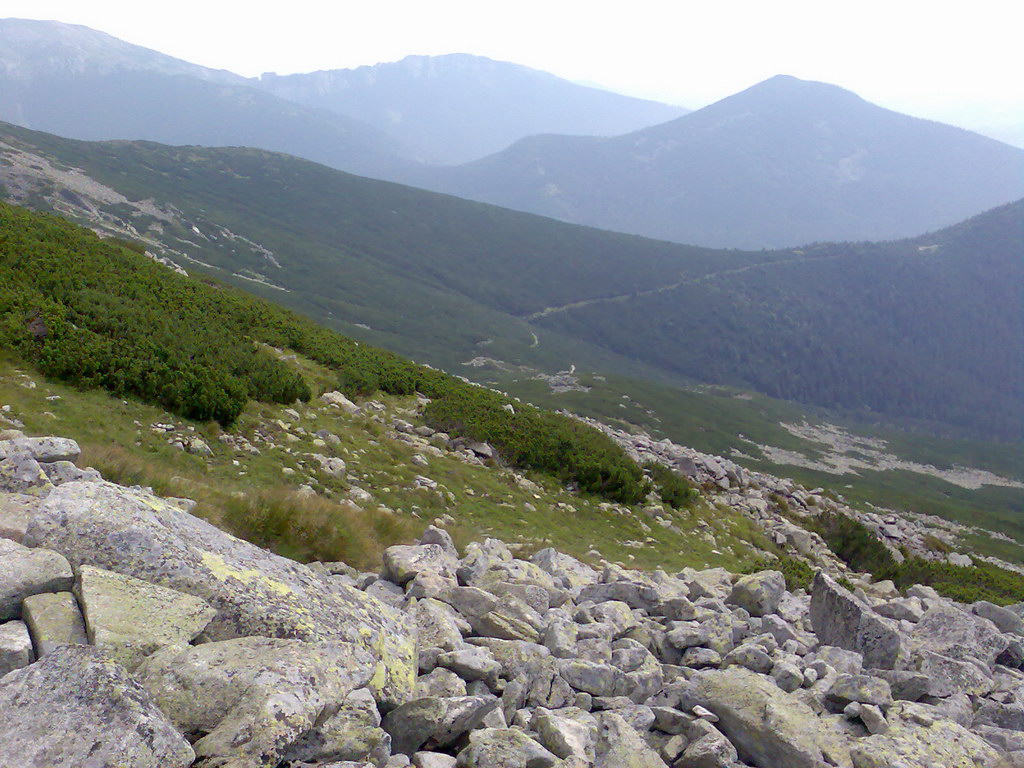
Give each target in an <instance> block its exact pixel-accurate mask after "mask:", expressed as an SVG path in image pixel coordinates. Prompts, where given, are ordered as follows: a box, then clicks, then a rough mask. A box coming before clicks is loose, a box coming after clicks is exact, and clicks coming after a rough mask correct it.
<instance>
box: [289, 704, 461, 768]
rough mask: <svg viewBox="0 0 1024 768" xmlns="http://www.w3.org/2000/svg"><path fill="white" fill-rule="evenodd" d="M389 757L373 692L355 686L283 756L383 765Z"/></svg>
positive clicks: (388, 742)
mask: <svg viewBox="0 0 1024 768" xmlns="http://www.w3.org/2000/svg"><path fill="white" fill-rule="evenodd" d="M390 756H391V736H390V735H389V734H388V733H387V732H385V731H384V730H383V729H382V728H380V713H379V712H378V711H377V702H376V701H374V699H373V693H372V692H371V691H369V690H368V689H366V688H359V689H357V690H355V691H353V692H352V693H350V694H349V695H348V697H347V698H346V699H345V703H344V704H342V705H341V707H340V708H339V709H338V711H337V712H335V713H334V714H333V715H330V716H328V717H327V719H326V720H324V721H323V722H318V723H317V725H316V726H315V727H314V728H313V730H311V731H309V732H307V733H306V734H305V735H303V736H302V738H300V739H299V740H298V741H297V742H295V743H294V744H293V745H292V746H291V747H290V748H289V749H288V750H287V751H286V753H285V755H284V758H285V760H286V761H294V762H302V763H323V762H324V761H327V760H330V761H345V760H350V761H353V762H357V763H359V764H360V765H362V764H363V763H365V762H367V761H368V762H370V763H372V764H373V765H384V764H385V762H386V761H387V759H388V758H389V757H390ZM454 760H455V758H452V761H453V762H454Z"/></svg>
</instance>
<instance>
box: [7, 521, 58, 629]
mask: <svg viewBox="0 0 1024 768" xmlns="http://www.w3.org/2000/svg"><path fill="white" fill-rule="evenodd" d="M74 579H75V574H74V572H73V571H72V570H71V564H70V563H68V561H67V558H65V557H64V556H63V555H60V554H59V553H57V552H51V551H50V550H47V549H29V548H28V547H25V546H22V545H21V544H18V543H17V542H16V541H12V540H11V539H0V621H6V620H7V619H16V618H18V617H19V616H21V604H22V601H23V600H24V599H25V598H26V597H28V596H29V595H37V594H40V593H42V592H66V591H67V590H69V589H71V585H72V584H73V583H74Z"/></svg>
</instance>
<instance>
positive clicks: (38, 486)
mask: <svg viewBox="0 0 1024 768" xmlns="http://www.w3.org/2000/svg"><path fill="white" fill-rule="evenodd" d="M52 490H53V483H51V482H50V479H49V478H48V477H47V476H46V473H45V472H43V468H42V467H41V466H40V465H39V462H38V461H36V460H35V459H33V458H32V457H31V456H30V455H29V454H27V453H12V454H10V455H9V456H6V457H5V458H2V459H0V492H3V493H20V494H25V495H28V496H36V497H44V496H46V495H47V494H48V493H49V492H50V491H52Z"/></svg>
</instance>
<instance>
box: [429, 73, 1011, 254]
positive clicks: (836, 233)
mask: <svg viewBox="0 0 1024 768" xmlns="http://www.w3.org/2000/svg"><path fill="white" fill-rule="evenodd" d="M413 178H414V180H415V181H416V182H417V183H419V184H420V185H421V186H426V187H429V188H432V189H437V190H440V191H444V192H449V193H452V194H456V195H459V196H460V197H468V198H472V199H475V200H485V201H487V202H492V203H495V204H497V205H502V206H505V207H509V208H516V209H519V210H525V211H530V212H531V213H539V214H542V215H545V216H553V217H555V218H559V219H562V220H565V221H573V222H576V223H580V224H589V225H591V226H598V227H602V228H605V229H614V230H618V231H622V232H633V233H637V234H643V235H647V236H650V237H658V238H664V239H666V240H675V241H677V242H693V243H700V244H702V245H711V246H718V247H744V248H761V247H780V246H786V245H796V244H800V243H806V242H812V241H816V240H863V239H876V240H880V239H891V238H898V237H907V236H910V235H915V234H919V233H921V232H927V231H929V230H934V229H937V228H939V227H942V226H944V225H947V224H949V223H951V222H953V221H956V220H957V219H960V218H963V217H965V216H968V215H971V214H975V213H978V212H980V211H982V210H985V209H987V208H991V207H993V206H995V205H999V204H1000V203H1004V202H1007V201H1008V200H1012V199H1014V198H1016V197H1020V196H1021V195H1024V150H1020V149H1017V148H1015V147H1010V146H1008V145H1006V144H1002V143H1000V142H998V141H995V140H993V139H989V138H986V137H983V136H980V135H978V134H975V133H971V132H969V131H965V130H963V129H960V128H954V127H951V126H948V125H943V124H941V123H935V122H931V121H928V120H920V119H918V118H913V117H908V116H907V115H901V114H899V113H896V112H891V111H889V110H886V109H883V108H881V107H878V106H875V105H873V104H870V103H868V102H866V101H864V100H863V99H861V98H860V97H858V96H856V95H855V94H853V93H851V92H849V91H846V90H843V89H842V88H838V87H836V86H832V85H827V84H824V83H815V82H808V81H803V80H798V79H796V78H793V77H786V76H777V77H773V78H771V79H770V80H766V81H765V82H763V83H759V84H757V85H755V86H753V87H751V88H748V89H747V90H745V91H742V92H741V93H738V94H735V95H734V96H730V97H728V98H726V99H723V100H721V101H719V102H716V103H715V104H712V105H710V106H708V107H705V108H703V109H700V110H697V111H696V112H692V113H690V114H688V115H686V116H684V117H681V118H678V119H676V120H673V121H670V122H668V123H664V124H662V125H657V126H653V127H650V128H644V129H642V130H639V131H635V132H633V133H630V134H627V135H624V136H618V137H614V138H606V139H602V138H588V137H571V136H537V137H532V138H529V139H524V140H522V141H520V142H519V143H517V144H516V145H514V146H512V147H510V148H508V149H506V150H505V151H503V152H501V153H498V154H496V155H493V156H491V157H488V158H484V159H482V160H478V161H476V162H473V163H469V164H466V165H463V166H460V167H457V168H446V169H439V170H426V171H424V172H422V173H421V175H420V176H418V177H413Z"/></svg>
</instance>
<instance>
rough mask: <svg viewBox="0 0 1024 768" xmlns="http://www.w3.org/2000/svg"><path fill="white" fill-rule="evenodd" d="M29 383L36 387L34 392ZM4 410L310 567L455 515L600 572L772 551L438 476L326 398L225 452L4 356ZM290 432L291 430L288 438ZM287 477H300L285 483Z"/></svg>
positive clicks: (459, 522) (723, 527)
mask: <svg viewBox="0 0 1024 768" xmlns="http://www.w3.org/2000/svg"><path fill="white" fill-rule="evenodd" d="M293 365H294V366H295V367H296V368H297V369H299V370H301V371H302V372H303V375H304V376H305V377H306V378H307V380H308V381H309V382H310V384H311V386H313V387H314V388H315V389H316V390H319V389H320V388H322V387H323V386H326V385H327V382H329V381H331V380H332V379H333V375H332V374H331V372H330V371H328V370H327V369H324V368H322V367H321V366H318V365H316V364H315V363H312V362H311V361H308V360H304V359H302V358H299V359H298V360H297V361H296V362H295V363H293ZM29 382H32V383H34V384H35V386H34V387H32V388H29V386H28V385H29ZM50 398H55V399H50ZM381 402H384V403H385V404H386V406H387V411H385V412H384V413H385V415H390V416H399V417H401V418H404V419H411V420H413V421H414V422H415V423H422V422H421V421H420V420H419V419H417V418H416V416H415V408H414V405H415V404H414V402H413V401H412V400H411V399H409V398H404V399H402V398H391V397H385V398H381ZM0 403H2V404H4V405H10V406H11V409H12V413H13V414H15V415H16V416H17V417H18V418H20V419H21V420H22V421H24V423H25V425H26V430H27V431H28V432H30V433H35V434H52V433H55V434H60V435H65V436H68V437H72V438H75V439H77V440H79V441H80V442H81V443H82V445H83V447H84V449H85V450H84V457H83V462H84V463H89V464H92V465H93V466H96V467H97V468H99V469H100V470H101V471H102V472H103V474H104V476H105V477H107V478H108V479H111V480H114V481H117V482H124V483H132V484H144V485H151V486H153V487H154V488H155V489H156V490H157V491H158V492H161V493H166V494H169V495H174V496H186V497H189V498H193V499H196V500H197V501H199V502H200V506H199V508H198V510H199V512H200V513H201V514H203V515H205V516H207V517H208V518H209V519H211V520H212V521H213V522H215V523H217V524H218V525H221V526H223V527H225V528H227V529H228V530H231V531H232V532H235V533H237V534H239V535H242V536H244V537H246V538H250V539H253V540H255V541H257V542H259V543H261V544H264V545H267V546H270V547H271V548H273V549H275V550H276V551H278V552H280V553H281V554H285V555H287V556H291V557H297V558H299V559H310V558H314V557H315V558H318V559H324V560H339V559H340V560H346V561H348V562H350V563H353V564H355V565H357V566H362V567H370V566H373V565H376V564H378V561H379V557H380V553H381V552H382V551H383V548H384V547H385V546H388V545H390V544H392V543H397V542H405V541H408V540H410V539H411V538H412V537H413V536H414V535H415V534H416V533H418V531H420V530H422V528H423V527H424V526H425V525H427V524H428V523H429V522H430V521H432V520H433V519H434V518H435V517H437V516H439V515H442V514H445V513H448V514H451V515H452V516H453V517H454V518H455V519H456V528H455V530H456V532H457V534H458V535H459V536H460V537H461V538H462V540H464V541H465V540H468V539H469V538H470V537H473V538H478V537H480V536H483V535H495V536H498V537H500V538H503V539H506V540H508V541H511V542H520V543H522V544H524V545H525V546H526V547H527V548H540V547H542V546H546V545H551V546H555V547H556V548H558V549H559V550H561V551H565V552H569V553H571V554H575V555H577V556H580V557H582V558H583V559H585V560H590V561H592V562H594V561H595V558H594V556H593V555H588V554H587V553H588V551H589V550H590V549H591V548H596V549H597V550H598V551H600V553H601V554H602V555H603V556H604V557H606V558H607V559H609V560H612V561H617V562H621V563H623V564H627V565H635V566H638V567H645V568H655V567H660V568H665V569H669V570H673V569H679V568H682V567H684V566H695V567H701V566H704V565H712V566H715V565H722V566H728V567H730V568H734V569H739V568H742V567H745V566H747V565H749V564H751V563H753V562H754V561H755V557H754V556H753V554H752V553H751V551H750V550H749V549H748V548H747V547H746V546H744V545H743V544H742V543H741V541H754V542H756V543H757V544H758V545H759V546H762V547H767V546H768V544H767V542H766V541H764V539H763V537H762V536H760V535H759V534H758V533H757V532H756V531H755V529H754V528H753V525H752V524H751V523H750V521H749V520H746V519H745V518H742V517H741V516H739V515H736V514H735V513H728V514H727V513H724V512H723V511H722V510H710V509H707V508H698V509H695V510H690V511H681V512H678V513H671V514H672V517H673V519H674V521H675V524H676V525H677V527H678V529H679V532H678V533H677V532H673V531H672V530H670V529H667V528H663V527H661V526H659V525H655V524H653V521H651V520H650V519H648V518H646V517H645V516H644V515H643V514H641V513H640V512H639V511H638V510H636V509H634V510H632V511H631V512H630V513H628V514H618V513H616V512H615V511H614V509H615V507H614V506H612V507H609V505H604V507H602V505H601V502H600V500H598V499H595V498H593V497H583V496H579V495H577V494H573V493H570V492H569V491H566V490H565V489H563V488H561V487H559V486H558V485H557V483H554V482H552V481H551V480H550V479H548V478H546V477H544V476H542V475H531V479H532V480H534V481H535V482H536V483H537V485H538V486H539V487H540V489H541V490H540V492H539V493H534V492H533V491H531V490H525V489H523V488H522V487H520V486H519V484H517V483H516V481H515V477H514V474H513V473H512V472H511V471H509V470H504V469H500V468H492V467H475V466H469V465H466V464H464V463H462V462H460V461H457V460H455V459H453V458H448V457H442V458H436V457H429V462H430V465H429V467H428V468H421V467H418V466H416V465H414V464H412V463H411V459H412V456H413V454H414V453H415V451H414V449H413V448H411V447H410V446H408V445H405V444H403V443H401V442H398V441H395V440H392V439H390V438H388V437H386V435H385V433H386V431H387V430H386V429H385V427H384V425H383V424H381V423H380V422H378V421H375V420H374V419H373V418H372V417H365V416H355V417H350V416H345V415H343V414H340V413H339V412H338V411H337V410H332V409H328V408H324V407H323V406H322V404H320V403H318V402H317V401H314V402H312V403H311V404H309V405H308V406H305V405H303V406H297V407H298V410H299V412H300V414H301V416H300V418H299V419H298V420H296V419H294V418H292V417H290V416H288V415H287V414H285V413H284V410H285V409H284V407H283V406H272V405H266V404H257V403H250V405H249V406H247V408H246V410H245V412H244V413H243V415H242V417H241V418H240V419H239V421H238V423H237V424H236V426H235V427H233V428H232V429H231V431H230V433H231V434H238V435H246V436H248V437H249V438H255V435H256V434H257V432H258V431H269V432H271V433H273V434H274V435H276V436H277V437H276V438H275V442H274V445H276V446H277V447H275V448H269V447H267V445H266V444H264V443H256V444H257V445H258V446H259V447H260V449H261V455H259V456H250V455H249V454H247V453H243V452H236V451H234V450H233V449H231V448H230V447H228V446H227V445H225V444H223V443H221V442H219V441H218V440H217V439H216V435H217V433H219V431H220V430H219V428H217V427H215V426H212V425H204V424H197V423H193V422H188V421H187V420H183V419H180V418H176V417H174V416H172V415H171V414H168V413H166V412H164V411H162V410H161V409H159V408H155V407H152V406H149V405H146V404H143V403H139V402H137V401H134V400H128V401H125V400H120V399H116V398H113V397H110V396H109V395H107V394H106V393H104V392H101V391H86V392H83V391H79V390H76V389H74V388H72V387H68V386H66V385H63V384H60V383H58V382H51V381H46V380H44V379H41V378H40V377H39V376H37V375H34V374H32V373H31V371H29V370H28V369H26V368H25V367H24V366H23V365H21V364H20V362H19V361H18V360H16V359H15V358H13V357H12V356H10V355H9V354H7V353H0ZM279 422H280V423H284V424H289V425H290V428H289V429H283V428H282V427H281V426H280V424H279ZM157 423H160V424H174V425H175V426H176V428H177V432H178V433H180V434H185V433H187V430H188V428H189V427H191V428H193V429H194V430H196V431H197V432H198V433H199V434H202V435H203V436H204V437H205V439H206V440H207V442H208V443H209V445H210V446H211V448H212V449H213V451H214V455H213V456H212V457H211V458H208V459H204V458H200V457H197V456H193V455H190V454H187V453H184V452H182V451H181V450H179V449H177V448H174V447H172V446H170V445H169V444H168V442H167V437H166V435H164V434H160V433H157V432H154V431H153V430H152V429H151V425H153V424H157ZM295 427H303V428H304V429H305V430H306V432H307V434H306V435H301V434H299V433H298V431H297V430H296V429H295ZM319 429H327V430H329V431H331V432H333V433H335V434H337V435H338V436H339V437H340V438H341V443H340V445H339V446H338V447H337V448H336V449H334V451H335V452H336V453H337V455H339V456H340V457H341V458H343V459H344V460H345V462H346V463H347V465H348V478H347V481H344V482H342V481H338V480H336V479H333V478H330V477H329V476H325V475H324V474H323V473H321V472H318V471H316V470H315V469H314V466H315V462H311V461H310V460H309V459H308V458H306V457H305V454H306V453H311V452H318V453H325V452H326V453H330V452H331V451H330V449H325V448H324V447H317V446H315V445H314V444H313V442H312V441H313V439H314V437H313V435H312V432H314V431H316V430H319ZM287 434H291V435H292V438H287V437H286V435H287ZM236 462H237V464H236ZM283 467H287V468H289V469H291V470H293V471H294V474H288V475H286V474H283V473H282V468H283ZM417 475H424V476H427V477H430V478H432V479H434V480H436V481H437V482H438V483H440V484H441V485H442V486H444V488H446V489H447V490H449V491H450V492H451V493H452V494H453V495H454V499H455V500H454V501H451V500H449V499H447V498H445V499H442V498H441V497H439V496H438V495H437V494H436V493H434V492H431V491H427V490H424V489H416V488H414V487H412V486H413V480H414V478H415V477H416V476H417ZM304 483H312V484H313V485H314V486H315V487H316V488H318V490H319V491H320V492H321V494H322V496H323V499H325V500H323V501H320V502H319V503H313V504H310V503H307V502H303V501H302V499H301V497H298V496H296V495H295V494H294V492H295V491H296V490H297V489H298V487H299V486H300V485H302V484H304ZM349 484H353V485H359V486H360V487H362V488H365V489H367V490H369V491H371V492H372V493H373V496H374V502H375V503H374V504H373V505H369V506H367V511H366V513H360V512H358V511H356V510H354V509H352V508H351V507H349V506H347V505H346V504H344V503H343V502H344V499H345V496H346V491H347V488H348V486H349ZM527 503H529V504H532V505H533V506H534V509H533V510H530V509H529V508H527V507H526V506H525V505H526V504H527ZM378 505H380V507H378ZM383 507H386V508H388V509H390V510H391V511H390V512H388V511H386V510H383ZM644 520H647V522H646V523H644V522H643V521H644ZM644 526H646V527H647V528H648V529H649V530H645V529H644ZM705 529H707V530H710V531H713V532H714V533H715V535H716V537H717V544H716V545H712V544H711V543H709V542H708V541H707V540H706V539H705V538H703V536H702V534H701V532H702V531H703V530H705ZM580 531H586V536H584V537H581V536H580ZM626 542H641V543H642V546H640V547H634V546H629V545H627V544H626ZM716 550H717V551H716Z"/></svg>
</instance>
